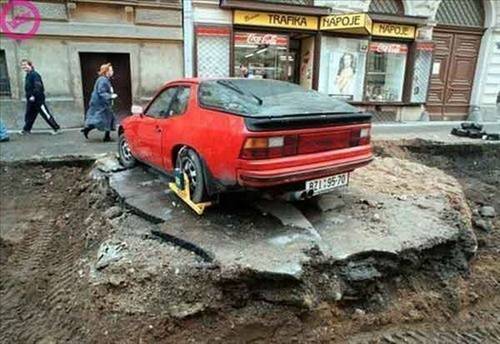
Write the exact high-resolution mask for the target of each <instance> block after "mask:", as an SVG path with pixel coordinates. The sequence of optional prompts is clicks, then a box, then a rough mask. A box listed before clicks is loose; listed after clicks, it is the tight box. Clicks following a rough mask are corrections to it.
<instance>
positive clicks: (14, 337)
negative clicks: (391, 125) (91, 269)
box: [0, 180, 85, 343]
mask: <svg viewBox="0 0 500 344" xmlns="http://www.w3.org/2000/svg"><path fill="white" fill-rule="evenodd" d="M78 182H79V180H76V181H74V185H78ZM61 191H62V192H59V193H58V194H56V195H54V196H52V197H51V199H50V201H49V202H47V203H44V210H46V211H47V212H48V214H47V216H46V217H45V218H44V219H40V221H36V222H31V223H29V227H28V228H29V229H27V230H26V232H25V233H24V237H23V239H22V240H21V242H20V243H18V244H15V249H14V250H13V253H12V254H11V256H10V257H9V259H8V261H7V263H6V264H5V265H6V266H5V267H3V269H2V270H3V274H4V275H3V276H2V278H1V280H0V288H1V290H0V297H1V300H2V302H1V303H2V307H0V308H1V310H0V332H1V333H3V339H2V341H5V342H9V343H10V342H23V343H34V342H38V341H40V340H43V339H44V338H49V339H50V338H57V339H58V341H59V340H61V339H64V338H67V339H68V340H75V339H76V338H79V337H81V336H79V334H81V327H82V322H81V321H76V319H75V318H74V316H73V314H72V312H71V311H72V310H73V309H74V307H75V303H76V299H77V295H78V291H79V288H78V280H79V278H78V272H77V270H78V267H79V266H78V259H79V257H80V256H81V253H82V250H83V244H82V241H81V240H79V239H80V238H79V236H80V235H81V231H80V230H78V231H75V230H74V229H75V228H78V227H80V226H81V222H82V219H81V218H71V217H70V216H68V215H67V214H68V213H66V214H65V213H64V212H62V213H61V208H62V209H63V210H64V209H68V208H69V209H71V208H73V207H75V206H76V207H78V206H79V203H80V202H79V199H78V196H77V195H76V194H75V193H71V192H69V195H68V193H66V192H64V191H67V189H66V190H61ZM28 200H29V199H28ZM24 201H26V200H24ZM84 201H85V200H84ZM45 207H46V209H45ZM70 214H71V213H70ZM47 220H48V221H47Z"/></svg>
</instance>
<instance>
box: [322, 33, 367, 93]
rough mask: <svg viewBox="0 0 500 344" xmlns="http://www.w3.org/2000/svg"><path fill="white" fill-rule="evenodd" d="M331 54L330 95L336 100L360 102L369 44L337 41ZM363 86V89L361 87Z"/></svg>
mask: <svg viewBox="0 0 500 344" xmlns="http://www.w3.org/2000/svg"><path fill="white" fill-rule="evenodd" d="M337 41H338V42H337V43H338V44H336V45H335V48H334V49H332V50H331V52H330V58H329V73H328V78H329V80H328V94H329V95H330V96H332V97H335V98H342V99H345V100H351V101H359V100H361V99H362V96H363V87H362V86H361V85H363V79H364V74H365V73H364V66H365V57H366V47H367V44H366V42H364V41H359V40H348V39H337ZM360 86H361V87H360Z"/></svg>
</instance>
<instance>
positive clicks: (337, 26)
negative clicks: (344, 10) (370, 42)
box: [319, 13, 372, 34]
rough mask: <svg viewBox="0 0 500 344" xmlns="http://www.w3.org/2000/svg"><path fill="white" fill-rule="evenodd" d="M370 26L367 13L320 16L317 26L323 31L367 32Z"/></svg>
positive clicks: (369, 30) (370, 22)
mask: <svg viewBox="0 0 500 344" xmlns="http://www.w3.org/2000/svg"><path fill="white" fill-rule="evenodd" d="M371 26H372V21H371V18H370V17H369V16H368V15H367V14H365V13H354V14H339V15H331V16H327V17H322V18H321V22H320V27H319V28H320V30H324V31H338V32H347V33H366V34H369V33H370V32H371Z"/></svg>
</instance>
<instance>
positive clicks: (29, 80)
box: [21, 59, 60, 135]
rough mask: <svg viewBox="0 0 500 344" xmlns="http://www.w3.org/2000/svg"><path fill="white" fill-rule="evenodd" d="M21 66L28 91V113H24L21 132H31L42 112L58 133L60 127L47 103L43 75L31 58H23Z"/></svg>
mask: <svg viewBox="0 0 500 344" xmlns="http://www.w3.org/2000/svg"><path fill="white" fill-rule="evenodd" d="M21 68H22V69H23V70H24V71H25V72H26V79H25V83H24V91H25V92H26V113H25V115H24V127H23V130H21V134H22V135H25V134H29V133H31V128H32V127H33V123H35V120H36V116H38V114H40V115H41V116H42V117H43V119H44V120H45V121H46V122H47V124H48V125H49V126H50V127H51V128H52V130H53V134H57V132H58V130H59V129H60V127H59V124H57V122H56V120H55V118H54V116H52V114H51V113H50V111H49V108H48V107H47V104H45V88H44V86H43V81H42V77H41V76H40V74H38V72H36V71H35V68H34V67H33V63H32V62H31V61H30V60H27V59H23V60H21Z"/></svg>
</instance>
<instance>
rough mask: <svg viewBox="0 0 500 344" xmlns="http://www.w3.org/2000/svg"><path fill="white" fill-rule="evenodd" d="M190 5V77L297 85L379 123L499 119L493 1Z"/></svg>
mask: <svg viewBox="0 0 500 344" xmlns="http://www.w3.org/2000/svg"><path fill="white" fill-rule="evenodd" d="M189 6H190V8H189V9H188V10H187V11H186V9H185V13H188V14H189V20H188V21H187V22H185V25H189V26H190V27H192V30H191V31H190V32H189V36H186V33H187V30H186V31H185V40H186V42H189V45H188V46H187V47H186V50H185V53H186V56H188V57H189V60H185V61H186V67H187V68H186V70H187V71H188V73H189V74H188V75H194V76H201V77H208V76H240V77H241V76H242V77H252V78H272V79H279V80H286V81H290V82H295V83H297V84H300V85H302V86H304V87H306V88H313V89H318V90H319V91H322V92H325V93H328V94H329V95H331V96H332V97H337V98H342V99H345V100H346V101H348V102H350V103H352V104H353V105H356V106H358V107H360V108H363V109H366V110H370V111H373V112H374V113H375V114H376V116H375V117H376V119H379V120H389V121H409V120H419V119H422V118H430V119H431V120H463V119H466V118H467V117H468V116H469V114H470V113H471V112H474V113H476V115H477V113H478V112H479V113H480V114H481V115H482V117H483V119H484V120H498V116H499V114H498V111H497V105H496V101H497V94H498V92H500V73H499V67H500V37H499V35H500V2H498V1H494V0H351V1H343V0H316V1H309V0H293V1H282V0H266V1H247V0H220V1H219V0H193V1H192V3H191V2H190V4H189ZM186 56H185V57H186Z"/></svg>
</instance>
